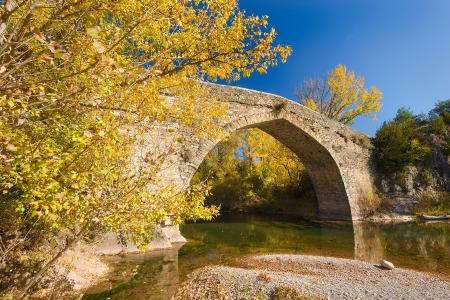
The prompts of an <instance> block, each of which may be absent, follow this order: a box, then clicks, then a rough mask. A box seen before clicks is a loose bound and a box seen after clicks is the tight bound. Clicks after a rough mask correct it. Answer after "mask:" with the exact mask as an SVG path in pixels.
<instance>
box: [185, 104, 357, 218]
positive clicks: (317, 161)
mask: <svg viewBox="0 0 450 300" xmlns="http://www.w3.org/2000/svg"><path fill="white" fill-rule="evenodd" d="M249 128H258V129H260V130H262V131H264V132H266V133H268V134H269V135H271V136H273V137H274V138H276V139H277V140H278V141H280V142H281V143H282V144H283V145H285V146H286V147H288V148H289V149H290V150H292V151H293V152H294V153H295V154H296V155H297V156H298V157H299V158H301V160H302V163H303V164H304V166H305V169H306V171H307V173H308V175H309V177H310V179H311V181H312V183H313V186H314V191H315V194H316V198H317V204H318V217H319V218H321V219H329V220H330V219H331V220H352V212H351V208H350V204H349V197H348V195H347V190H346V187H345V184H344V181H343V178H342V175H341V172H340V169H339V167H338V165H337V163H336V161H335V159H334V158H333V157H332V155H331V154H330V152H329V151H328V150H327V149H326V148H325V147H324V146H323V145H322V144H321V143H320V142H319V141H317V140H316V139H315V138H313V137H312V136H311V135H310V134H308V133H307V132H305V131H304V130H303V129H302V128H300V127H299V126H297V125H295V124H294V123H293V122H291V121H289V120H288V117H283V116H280V115H279V114H276V113H268V114H255V115H250V116H248V115H247V116H245V117H242V118H240V119H237V120H234V121H232V122H230V123H228V124H227V125H226V126H225V130H226V132H227V133H228V134H231V133H233V132H235V131H236V130H239V129H249ZM221 140H222V139H218V140H214V141H212V140H209V141H205V142H204V143H202V145H201V147H200V148H199V149H197V151H196V153H194V155H193V159H192V161H191V163H190V164H189V165H190V168H191V171H190V172H189V177H188V178H187V184H189V182H190V181H191V178H192V176H193V175H194V173H195V172H196V171H197V169H198V167H199V166H200V164H201V163H202V162H203V160H204V159H205V157H206V155H207V154H208V153H209V152H210V151H211V150H212V149H213V147H214V146H215V145H216V144H217V143H219V142H220V141H221Z"/></svg>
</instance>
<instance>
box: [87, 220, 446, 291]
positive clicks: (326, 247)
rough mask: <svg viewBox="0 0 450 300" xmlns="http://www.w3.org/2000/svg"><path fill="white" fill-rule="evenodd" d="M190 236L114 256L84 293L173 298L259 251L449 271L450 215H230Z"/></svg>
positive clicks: (190, 229) (193, 227)
mask: <svg viewBox="0 0 450 300" xmlns="http://www.w3.org/2000/svg"><path fill="white" fill-rule="evenodd" d="M181 231H182V234H183V235H184V236H185V237H186V238H187V239H188V243H186V244H184V245H179V246H177V247H174V248H173V249H169V250H159V251H152V252H147V253H143V254H127V255H124V256H110V257H105V258H104V259H105V260H106V261H107V262H108V263H109V264H110V265H111V266H113V272H112V273H111V274H110V276H108V278H105V279H104V280H103V281H101V282H100V283H98V284H97V285H96V286H94V287H92V288H90V289H89V290H88V291H87V292H86V295H85V296H84V297H83V299H154V300H161V299H170V297H171V296H172V295H173V294H174V292H175V291H176V289H177V287H178V286H179V284H180V282H182V281H183V280H184V279H185V278H186V276H187V275H188V274H189V273H190V272H191V271H193V270H194V269H196V268H198V267H202V266H205V265H208V264H226V265H239V260H238V258H239V257H242V256H245V255H251V254H255V253H301V254H311V255H323V256H334V257H343V258H355V259H360V260H365V261H369V262H373V263H376V262H378V261H379V260H380V259H381V258H383V259H387V260H389V261H391V262H393V263H394V264H395V265H396V266H399V267H403V268H409V269H415V270H419V271H425V272H430V273H433V274H437V275H438V276H441V277H445V278H447V279H448V278H450V224H449V223H426V224H425V223H416V222H407V223H389V224H379V223H377V224H374V223H361V224H352V223H350V222H313V221H305V220H301V219H298V218H295V217H286V216H278V217H267V216H265V217H263V216H254V215H244V214H243V215H224V216H221V217H220V218H218V219H216V220H214V221H213V222H207V223H193V224H186V225H183V226H182V227H181Z"/></svg>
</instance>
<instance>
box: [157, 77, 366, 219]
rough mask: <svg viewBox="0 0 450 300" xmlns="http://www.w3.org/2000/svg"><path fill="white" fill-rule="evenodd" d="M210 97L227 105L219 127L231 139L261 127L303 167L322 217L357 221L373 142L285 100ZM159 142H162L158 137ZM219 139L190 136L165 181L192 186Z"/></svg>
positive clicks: (223, 91) (225, 89) (222, 93)
mask: <svg viewBox="0 0 450 300" xmlns="http://www.w3.org/2000/svg"><path fill="white" fill-rule="evenodd" d="M211 89H212V93H213V94H214V96H216V97H218V98H220V99H221V101H223V102H225V104H226V105H227V106H228V113H227V114H228V117H227V118H225V121H222V123H221V124H220V126H222V127H223V128H224V129H225V132H226V133H228V134H231V133H233V132H234V131H236V130H238V129H246V128H259V129H261V130H263V131H264V132H266V133H268V134H270V135H271V136H273V137H274V138H276V139H277V140H279V141H280V142H281V143H283V144H284V145H285V146H287V147H288V148H290V149H291V150H292V151H293V152H294V153H296V154H297V155H298V156H299V157H300V158H301V160H302V162H303V163H304V165H305V168H306V170H307V172H308V174H309V176H310V178H311V180H312V183H313V186H314V190H315V193H316V197H317V200H318V209H319V217H321V218H324V219H346V220H359V219H363V218H364V216H365V213H366V212H365V207H366V204H367V201H368V200H370V199H369V198H370V197H371V195H372V194H373V192H372V172H371V165H370V154H371V147H372V146H371V142H370V139H369V138H368V137H367V136H365V135H363V134H361V133H359V132H356V131H354V130H352V129H351V128H349V127H347V126H345V125H343V124H341V123H338V122H336V121H333V120H330V119H328V118H326V117H325V116H323V115H321V114H319V113H317V112H315V111H312V110H310V109H308V108H306V107H304V106H303V105H300V104H298V103H296V102H293V101H290V100H288V99H285V98H283V97H280V96H277V95H273V94H268V93H262V92H258V91H252V90H248V89H242V88H236V87H230V86H221V85H212V86H211ZM156 140H157V141H159V142H160V143H161V141H162V140H163V139H162V138H156ZM218 142H220V139H216V140H210V139H199V138H197V137H193V136H192V134H189V133H188V132H187V133H186V136H185V138H183V139H182V141H181V142H179V145H178V146H179V149H180V150H179V151H178V152H177V153H175V154H174V155H173V157H172V158H171V159H169V161H170V165H167V166H166V167H163V168H162V169H163V171H162V172H161V174H160V175H161V176H162V178H164V179H165V180H170V181H172V182H175V183H176V184H177V185H179V186H180V187H182V188H183V187H186V186H188V185H189V183H190V181H191V178H192V176H193V175H194V173H195V172H196V171H197V169H198V167H199V166H200V164H201V163H202V162H203V160H204V158H205V157H206V155H207V154H208V153H209V152H210V151H211V150H212V149H213V147H214V146H215V145H216V144H217V143H218Z"/></svg>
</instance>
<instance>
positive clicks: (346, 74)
mask: <svg viewBox="0 0 450 300" xmlns="http://www.w3.org/2000/svg"><path fill="white" fill-rule="evenodd" d="M296 96H297V99H298V100H299V101H300V103H302V104H303V105H305V106H306V107H309V108H310V109H312V110H315V111H318V112H320V113H321V114H324V115H325V116H327V117H328V118H330V119H333V120H336V121H338V122H341V123H344V124H346V125H351V124H353V122H354V120H355V118H356V117H358V116H361V115H365V116H368V115H372V116H373V117H374V118H375V117H376V116H375V114H374V113H375V112H378V111H379V110H380V109H381V102H380V100H381V97H382V93H381V91H379V90H378V89H377V88H376V87H375V86H372V87H370V88H369V89H367V88H365V87H364V78H363V77H362V76H356V75H355V72H354V71H352V70H350V71H349V70H347V67H346V66H344V65H338V66H337V67H336V68H335V69H334V70H333V71H331V73H330V74H328V77H327V78H326V81H323V80H322V79H308V80H305V82H304V83H303V85H302V86H301V87H300V88H299V89H297V92H296Z"/></svg>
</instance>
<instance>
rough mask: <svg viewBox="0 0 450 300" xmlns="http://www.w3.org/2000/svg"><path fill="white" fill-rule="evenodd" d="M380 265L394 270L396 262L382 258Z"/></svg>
mask: <svg viewBox="0 0 450 300" xmlns="http://www.w3.org/2000/svg"><path fill="white" fill-rule="evenodd" d="M380 265H381V266H382V267H383V268H385V269H388V270H393V269H394V268H395V266H394V264H393V263H391V262H390V261H387V260H382V261H381V263H380Z"/></svg>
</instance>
